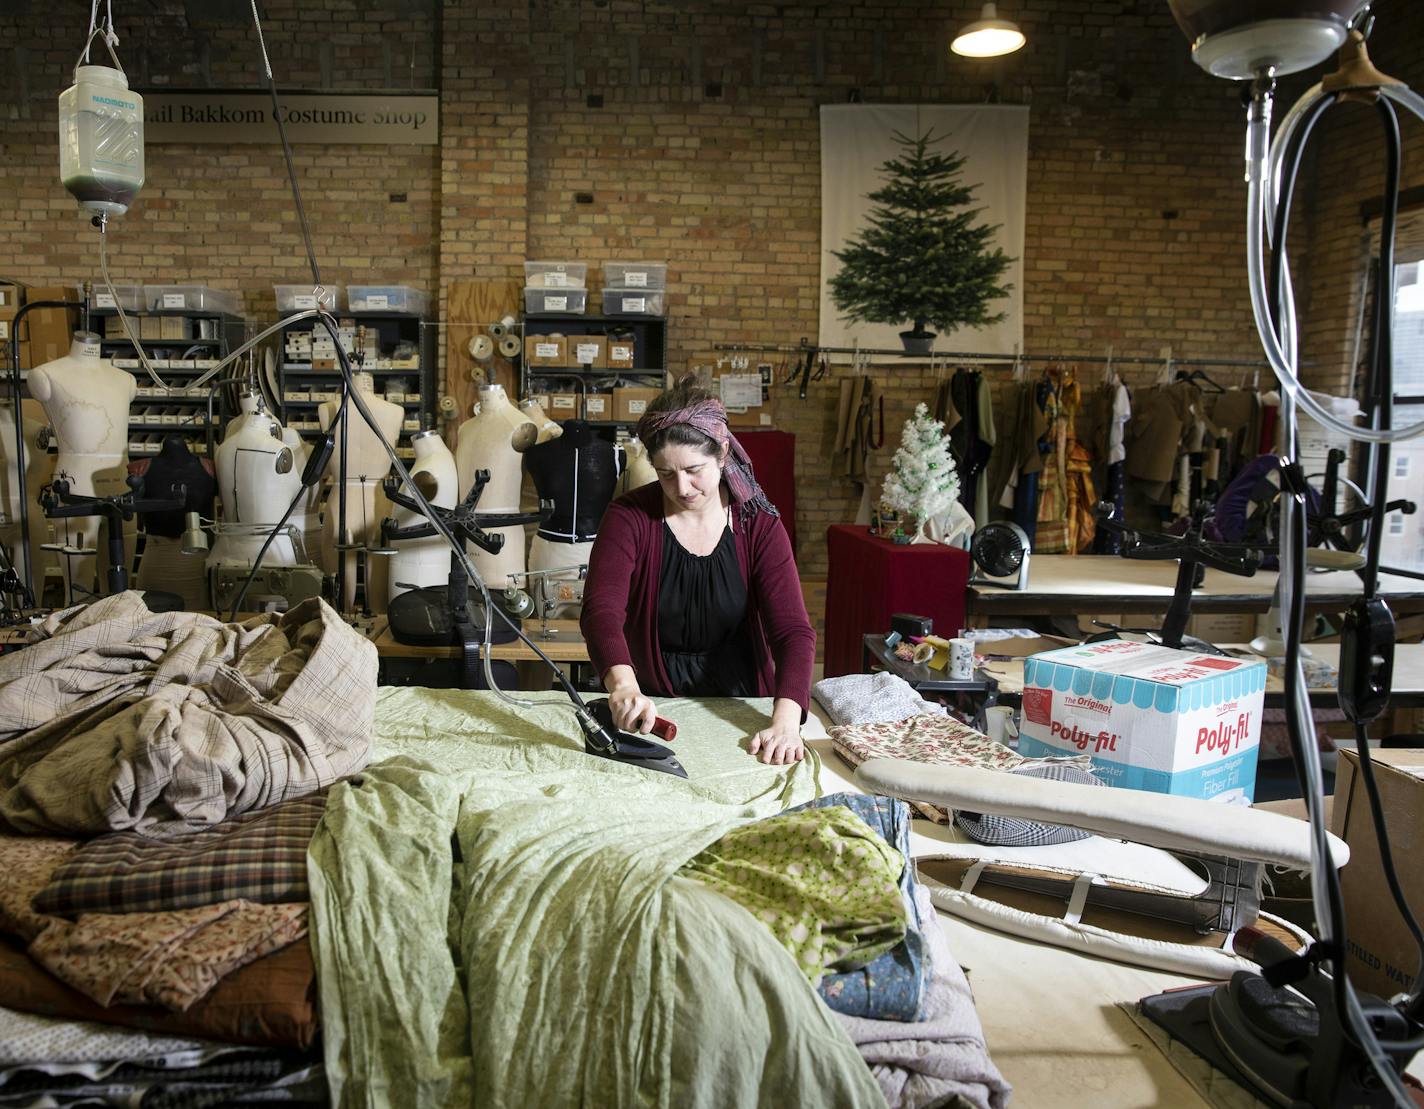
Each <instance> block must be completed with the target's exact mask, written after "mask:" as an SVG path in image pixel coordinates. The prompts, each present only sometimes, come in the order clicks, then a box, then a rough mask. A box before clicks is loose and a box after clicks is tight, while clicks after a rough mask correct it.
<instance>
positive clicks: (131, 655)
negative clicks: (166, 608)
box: [0, 592, 376, 835]
mask: <svg viewBox="0 0 1424 1109" xmlns="http://www.w3.org/2000/svg"><path fill="white" fill-rule="evenodd" d="M36 634H37V639H38V641H37V642H35V643H33V644H32V645H31V646H28V647H26V648H25V649H24V650H21V651H17V652H15V653H13V654H9V655H5V656H0V827H8V828H9V829H11V830H13V831H16V832H22V833H35V834H52V833H61V834H70V835H88V834H97V833H100V832H107V831H112V830H118V829H125V828H132V829H136V830H139V831H144V832H163V831H179V830H182V829H184V828H197V827H202V826H206V825H210V824H216V823H218V822H219V821H221V820H223V819H224V818H226V817H228V816H234V815H236V814H238V813H241V812H246V811H247V810H249V809H254V808H260V807H262V806H264V805H270V804H273V803H275V802H277V801H281V800H284V799H286V798H288V797H296V796H299V795H301V794H304V793H309V792H311V791H312V790H315V789H319V788H321V787H322V786H326V785H329V784H330V783H332V782H333V781H335V780H336V779H338V778H341V777H343V776H345V775H347V774H350V773H353V772H354V771H356V770H359V769H361V768H362V767H363V766H364V765H365V764H366V762H367V760H368V759H369V757H370V748H371V737H372V730H373V721H374V715H375V700H376V651H375V648H374V647H373V646H372V645H371V644H370V643H369V642H368V641H367V640H366V639H365V638H363V637H362V636H361V635H359V634H358V633H357V632H355V631H354V630H353V629H352V628H350V627H349V626H348V625H347V624H346V623H345V622H344V621H342V619H341V617H340V616H338V615H337V613H336V612H335V611H334V610H333V609H331V608H330V607H329V606H328V605H326V604H325V603H324V602H322V601H319V600H312V601H305V602H303V603H302V604H300V605H298V606H297V607H296V608H294V609H292V610H291V611H290V612H287V613H285V614H283V615H280V616H277V615H266V616H258V617H253V618H251V619H248V620H246V621H243V622H241V623H235V624H225V623H223V622H222V621H220V620H216V619H214V618H213V617H211V616H203V615H200V614H198V613H191V612H166V613H161V614H160V613H153V612H150V611H149V609H148V607H147V606H146V605H144V603H143V600H142V599H141V597H140V596H139V594H137V593H133V592H129V593H120V594H117V595H115V596H112V597H106V598H104V599H102V600H99V601H95V602H94V603H93V604H89V605H84V606H80V607H77V608H71V609H66V610H64V611H63V612H57V613H55V614H53V615H52V616H50V617H48V618H47V619H46V620H45V621H44V622H43V623H41V624H40V625H38V626H37V628H36Z"/></svg>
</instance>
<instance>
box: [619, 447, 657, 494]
mask: <svg viewBox="0 0 1424 1109" xmlns="http://www.w3.org/2000/svg"><path fill="white" fill-rule="evenodd" d="M623 446H624V447H625V448H626V450H627V452H628V464H627V465H626V466H625V467H624V469H623V480H622V481H621V482H619V483H618V495H619V496H620V497H621V496H622V495H623V494H624V493H631V492H632V491H633V490H634V489H641V488H642V487H643V486H644V485H649V484H651V483H652V482H655V481H657V480H658V472H657V471H656V470H654V469H653V462H652V459H650V458H649V457H648V448H647V447H645V446H643V441H642V440H641V439H637V438H634V439H629V440H628V441H627V442H626V443H624V444H623Z"/></svg>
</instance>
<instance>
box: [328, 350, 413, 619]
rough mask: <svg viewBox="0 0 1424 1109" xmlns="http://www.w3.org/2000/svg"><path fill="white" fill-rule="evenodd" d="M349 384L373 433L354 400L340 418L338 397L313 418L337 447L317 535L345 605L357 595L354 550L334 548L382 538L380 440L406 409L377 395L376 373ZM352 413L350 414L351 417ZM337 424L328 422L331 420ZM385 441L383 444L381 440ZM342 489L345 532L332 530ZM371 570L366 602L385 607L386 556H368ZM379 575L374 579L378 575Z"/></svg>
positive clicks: (389, 435)
mask: <svg viewBox="0 0 1424 1109" xmlns="http://www.w3.org/2000/svg"><path fill="white" fill-rule="evenodd" d="M351 384H352V387H353V388H354V389H355V390H356V392H358V393H360V394H361V399H362V400H363V401H365V403H366V407H367V408H368V409H369V410H370V412H371V415H372V416H374V417H375V418H376V424H377V426H378V427H380V429H381V432H380V434H379V435H377V434H376V433H375V432H374V431H372V430H371V428H370V427H369V426H367V424H366V421H365V420H364V419H362V417H361V414H360V413H359V412H357V411H356V403H355V401H352V402H350V403H348V404H347V410H346V414H345V415H344V416H343V417H342V419H341V421H340V422H337V420H336V412H337V409H338V407H339V406H340V401H339V400H333V401H325V402H323V403H322V405H321V407H320V408H318V409H317V418H318V419H319V420H320V421H321V426H322V428H323V429H324V430H329V431H334V432H335V434H336V450H334V451H333V452H332V455H331V464H330V466H329V467H328V468H327V471H326V472H327V474H328V475H330V477H331V481H332V489H331V492H330V494H328V496H327V498H326V513H325V518H324V521H323V525H322V535H323V539H324V543H325V546H326V559H327V562H326V565H327V566H329V567H331V569H332V572H334V573H340V574H341V575H342V581H343V585H342V594H341V595H342V597H343V598H345V604H346V607H347V608H348V609H349V608H351V607H352V602H353V600H354V599H355V596H356V552H355V551H338V550H337V546H338V545H349V544H364V545H367V546H371V547H374V546H376V545H377V544H378V543H379V542H380V539H381V519H382V515H383V513H384V511H386V509H383V507H382V506H381V505H380V504H378V503H377V498H376V494H377V492H378V491H379V489H380V485H381V482H383V481H384V480H385V479H386V475H387V474H388V473H390V470H391V459H390V455H388V454H387V453H386V447H385V443H389V444H391V445H392V446H394V445H395V441H396V439H397V438H399V436H400V430H401V423H402V422H403V421H404V420H405V409H404V408H402V407H401V406H400V405H399V404H392V403H391V402H390V401H388V400H386V399H385V397H378V396H376V384H375V378H373V377H372V376H371V375H370V374H367V373H357V374H352V375H351ZM353 417H354V418H353ZM341 423H345V424H346V425H347V428H348V430H347V432H346V466H345V468H344V469H343V468H342V465H341ZM333 424H335V425H336V426H335V427H333V426H332V425H333ZM383 439H384V440H385V443H383V442H382V440H383ZM343 486H344V487H345V490H346V533H345V535H344V536H338V535H337V529H338V528H339V526H340V514H341V510H340V503H341V502H340V494H341V489H342V487H343ZM367 565H368V567H369V568H370V571H371V581H370V582H368V583H367V591H366V592H367V597H366V600H367V604H369V605H370V606H371V608H372V609H373V610H374V611H377V612H384V611H385V608H386V592H387V587H386V583H385V580H384V578H385V571H386V569H387V568H386V566H385V559H383V558H373V559H370V560H369V561H368V563H367ZM378 575H379V576H380V578H381V580H380V581H378V580H377V576H378Z"/></svg>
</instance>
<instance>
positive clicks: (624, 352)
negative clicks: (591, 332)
mask: <svg viewBox="0 0 1424 1109" xmlns="http://www.w3.org/2000/svg"><path fill="white" fill-rule="evenodd" d="M608 361H609V362H610V363H612V364H614V365H619V366H631V365H632V364H633V344H632V343H609V344H608Z"/></svg>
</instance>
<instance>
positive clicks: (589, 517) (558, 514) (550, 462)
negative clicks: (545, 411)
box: [524, 420, 623, 543]
mask: <svg viewBox="0 0 1424 1109" xmlns="http://www.w3.org/2000/svg"><path fill="white" fill-rule="evenodd" d="M563 428H564V433H563V434H562V435H561V436H559V438H557V439H550V440H549V441H548V442H547V443H537V444H535V445H534V446H532V447H530V448H529V449H528V450H527V451H525V452H524V464H525V465H526V466H527V467H528V468H529V476H530V477H531V478H533V479H534V488H535V489H536V490H538V492H539V498H540V499H541V500H550V501H553V502H554V512H553V514H552V515H551V516H550V517H549V518H548V519H547V520H545V521H544V524H543V526H541V527H540V528H539V534H540V535H542V536H543V537H544V538H545V539H548V540H551V541H552V542H555V543H589V542H592V541H593V539H594V538H595V537H596V536H597V535H598V523H599V521H600V520H602V519H603V513H604V510H605V509H607V508H608V503H609V502H610V501H611V500H613V494H614V492H615V491H616V489H617V486H618V477H619V475H620V474H621V473H622V472H623V466H622V459H621V457H620V454H621V452H622V448H621V447H618V446H615V445H614V444H613V442H612V441H610V440H608V439H605V438H603V437H602V436H600V435H598V434H596V433H595V432H594V430H593V429H592V428H591V427H589V426H588V424H587V423H586V422H585V421H583V420H568V421H566V422H565V423H564V425H563Z"/></svg>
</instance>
